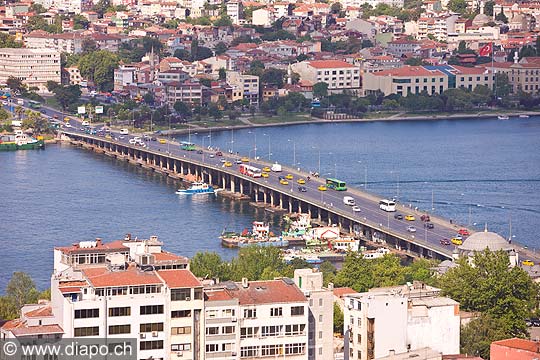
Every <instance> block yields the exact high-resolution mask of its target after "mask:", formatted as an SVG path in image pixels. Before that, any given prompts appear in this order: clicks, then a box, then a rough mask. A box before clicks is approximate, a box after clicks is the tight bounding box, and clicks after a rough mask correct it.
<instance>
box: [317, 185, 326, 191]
mask: <svg viewBox="0 0 540 360" xmlns="http://www.w3.org/2000/svg"><path fill="white" fill-rule="evenodd" d="M317 190H319V191H326V186H324V185H319V187H318V188H317Z"/></svg>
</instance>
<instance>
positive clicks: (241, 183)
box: [239, 179, 244, 195]
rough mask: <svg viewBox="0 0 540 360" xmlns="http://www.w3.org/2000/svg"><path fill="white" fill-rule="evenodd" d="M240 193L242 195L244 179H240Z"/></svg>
mask: <svg viewBox="0 0 540 360" xmlns="http://www.w3.org/2000/svg"><path fill="white" fill-rule="evenodd" d="M239 182H240V194H242V195H244V180H242V179H240V180H239Z"/></svg>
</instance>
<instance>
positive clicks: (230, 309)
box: [205, 278, 332, 360]
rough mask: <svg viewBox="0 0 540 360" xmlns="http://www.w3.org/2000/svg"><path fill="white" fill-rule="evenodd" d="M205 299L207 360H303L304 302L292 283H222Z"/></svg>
mask: <svg viewBox="0 0 540 360" xmlns="http://www.w3.org/2000/svg"><path fill="white" fill-rule="evenodd" d="M205 296H206V301H205V323H206V324H205V327H206V337H205V344H206V347H205V349H206V355H205V356H206V359H214V358H220V359H259V358H261V357H272V358H279V359H290V360H300V359H303V360H307V359H308V332H309V330H308V329H309V318H308V315H309V310H308V300H307V299H306V297H305V296H304V294H303V293H302V291H300V289H299V288H298V287H297V286H296V285H295V284H294V281H293V280H291V279H288V278H283V279H277V280H268V281H251V282H250V281H248V280H247V279H243V280H242V282H241V283H234V282H226V283H221V284H217V285H215V286H212V287H209V288H206V289H205ZM324 321H325V323H324V325H325V326H327V327H330V328H331V327H332V319H331V318H328V319H324Z"/></svg>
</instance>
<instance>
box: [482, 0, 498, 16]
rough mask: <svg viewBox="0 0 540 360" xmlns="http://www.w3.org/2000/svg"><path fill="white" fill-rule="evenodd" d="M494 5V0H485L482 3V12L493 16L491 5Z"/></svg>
mask: <svg viewBox="0 0 540 360" xmlns="http://www.w3.org/2000/svg"><path fill="white" fill-rule="evenodd" d="M494 6H495V1H491V0H490V1H486V4H485V5H484V13H485V14H486V15H487V16H493V7H494Z"/></svg>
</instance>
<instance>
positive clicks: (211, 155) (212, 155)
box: [208, 154, 216, 158]
mask: <svg viewBox="0 0 540 360" xmlns="http://www.w3.org/2000/svg"><path fill="white" fill-rule="evenodd" d="M208 156H210V157H211V158H213V157H215V156H216V155H214V154H210V155H208Z"/></svg>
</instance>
